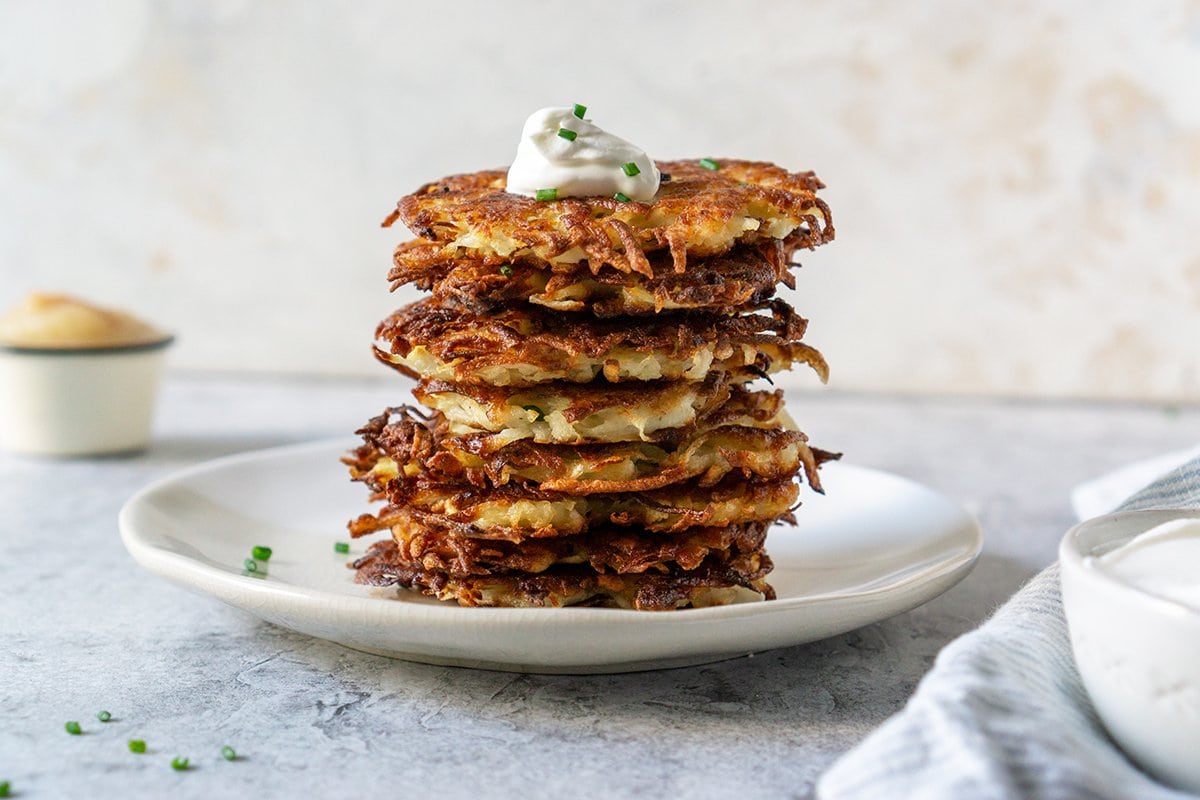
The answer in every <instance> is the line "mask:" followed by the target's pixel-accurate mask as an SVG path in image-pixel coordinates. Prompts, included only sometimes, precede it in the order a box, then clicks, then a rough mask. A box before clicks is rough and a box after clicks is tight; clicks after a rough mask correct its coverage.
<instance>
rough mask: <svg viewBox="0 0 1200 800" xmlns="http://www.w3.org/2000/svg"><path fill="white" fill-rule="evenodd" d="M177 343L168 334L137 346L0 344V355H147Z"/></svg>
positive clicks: (170, 334) (173, 337) (172, 336)
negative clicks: (149, 352)
mask: <svg viewBox="0 0 1200 800" xmlns="http://www.w3.org/2000/svg"><path fill="white" fill-rule="evenodd" d="M174 343H175V334H173V333H168V334H166V335H165V336H163V337H162V338H159V339H153V340H151V341H148V342H138V343H136V344H110V345H102V346H100V347H49V346H42V347H32V346H29V345H19V344H4V343H3V342H0V353H11V354H12V355H19V356H50V357H52V358H53V357H57V356H111V355H123V354H125V353H145V352H148V351H151V350H162V349H164V348H166V347H169V346H170V345H172V344H174Z"/></svg>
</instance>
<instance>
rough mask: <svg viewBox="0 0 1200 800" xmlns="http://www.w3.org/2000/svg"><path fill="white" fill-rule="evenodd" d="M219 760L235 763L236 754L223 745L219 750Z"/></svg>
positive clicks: (230, 748)
mask: <svg viewBox="0 0 1200 800" xmlns="http://www.w3.org/2000/svg"><path fill="white" fill-rule="evenodd" d="M221 758H223V759H225V760H226V761H236V760H237V752H236V751H235V750H234V749H233V748H232V747H230V746H229V745H225V746H224V747H222V748H221Z"/></svg>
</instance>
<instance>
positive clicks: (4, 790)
mask: <svg viewBox="0 0 1200 800" xmlns="http://www.w3.org/2000/svg"><path fill="white" fill-rule="evenodd" d="M11 796H12V784H11V783H9V782H8V781H0V797H11Z"/></svg>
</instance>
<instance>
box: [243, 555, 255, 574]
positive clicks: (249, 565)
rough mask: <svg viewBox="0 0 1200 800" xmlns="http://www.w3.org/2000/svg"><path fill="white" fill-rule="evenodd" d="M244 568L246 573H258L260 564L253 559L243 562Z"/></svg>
mask: <svg viewBox="0 0 1200 800" xmlns="http://www.w3.org/2000/svg"><path fill="white" fill-rule="evenodd" d="M242 566H243V567H245V568H246V572H258V562H257V561H255V560H254V559H253V558H247V559H246V560H245V561H243V562H242Z"/></svg>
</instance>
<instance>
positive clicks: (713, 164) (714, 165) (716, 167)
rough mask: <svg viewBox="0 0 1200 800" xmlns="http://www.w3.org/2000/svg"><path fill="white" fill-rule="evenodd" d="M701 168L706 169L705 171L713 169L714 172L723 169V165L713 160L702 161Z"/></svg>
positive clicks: (705, 159)
mask: <svg viewBox="0 0 1200 800" xmlns="http://www.w3.org/2000/svg"><path fill="white" fill-rule="evenodd" d="M700 166H702V167H704V168H705V169H711V170H712V171H714V172H716V171H717V170H719V169H720V168H721V165H720V164H718V163H717V162H715V161H713V160H712V159H711V158H702V159H700Z"/></svg>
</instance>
